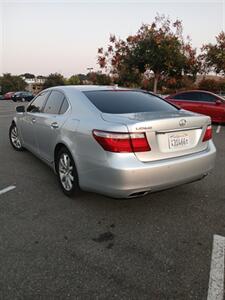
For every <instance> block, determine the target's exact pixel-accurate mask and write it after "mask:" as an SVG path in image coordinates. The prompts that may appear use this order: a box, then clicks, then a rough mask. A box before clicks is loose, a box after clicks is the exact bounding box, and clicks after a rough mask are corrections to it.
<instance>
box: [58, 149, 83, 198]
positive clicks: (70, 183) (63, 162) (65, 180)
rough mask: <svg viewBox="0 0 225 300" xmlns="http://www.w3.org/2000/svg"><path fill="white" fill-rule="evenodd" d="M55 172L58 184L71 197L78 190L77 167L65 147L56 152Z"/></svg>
mask: <svg viewBox="0 0 225 300" xmlns="http://www.w3.org/2000/svg"><path fill="white" fill-rule="evenodd" d="M56 172H57V177H58V181H59V184H60V186H61V188H62V190H63V193H64V194H65V195H66V196H68V197H72V196H74V195H77V194H78V193H79V192H80V188H79V182H78V174H77V169H76V166H75V163H74V160H73V157H72V155H71V153H70V152H69V150H68V149H67V148H66V147H62V148H61V149H60V150H59V152H58V154H57V158H56Z"/></svg>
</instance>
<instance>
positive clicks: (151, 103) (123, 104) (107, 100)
mask: <svg viewBox="0 0 225 300" xmlns="http://www.w3.org/2000/svg"><path fill="white" fill-rule="evenodd" d="M83 93H84V94H85V95H86V96H87V97H88V99H89V100H90V101H91V103H93V104H94V105H95V106H96V107H97V108H98V109H99V110H100V111H101V112H103V113H109V114H129V113H138V112H156V111H171V112H173V111H176V110H177V108H176V107H174V106H172V105H171V104H169V103H167V102H166V101H164V100H163V99H161V98H159V97H156V96H154V95H151V94H148V93H146V92H140V91H86V92H83Z"/></svg>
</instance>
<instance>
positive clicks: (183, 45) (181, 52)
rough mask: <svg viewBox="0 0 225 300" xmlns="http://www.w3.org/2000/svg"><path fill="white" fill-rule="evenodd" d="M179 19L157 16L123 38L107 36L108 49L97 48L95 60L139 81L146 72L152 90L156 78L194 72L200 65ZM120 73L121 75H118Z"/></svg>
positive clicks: (109, 70) (109, 69) (115, 74)
mask: <svg viewBox="0 0 225 300" xmlns="http://www.w3.org/2000/svg"><path fill="white" fill-rule="evenodd" d="M182 30H183V28H182V23H181V21H179V20H176V21H175V22H173V23H172V22H171V20H170V19H169V18H166V17H165V16H159V15H158V16H156V18H155V20H154V22H153V23H152V24H150V25H149V24H143V25H142V26H141V28H140V29H139V30H138V32H137V33H136V34H135V35H132V36H128V37H127V39H126V40H122V39H117V38H116V36H115V35H111V36H110V40H109V45H108V49H107V50H106V51H104V50H103V48H99V49H98V64H99V66H100V68H104V69H106V70H107V71H108V72H110V73H112V74H113V75H114V76H116V77H117V78H121V77H122V78H124V79H125V78H126V77H127V79H128V80H129V81H133V83H134V84H139V83H140V80H143V78H144V77H145V74H146V73H148V74H149V73H150V74H151V75H152V77H153V78H154V92H156V91H157V85H158V81H159V79H165V78H166V77H168V76H173V77H176V76H178V77H179V76H181V75H183V74H189V75H192V76H196V74H197V72H198V70H199V68H200V65H199V62H198V61H197V58H196V50H195V49H193V48H192V46H191V43H190V40H189V39H188V41H187V42H186V41H185V40H184V38H183V36H182ZM121 75H122V76H121Z"/></svg>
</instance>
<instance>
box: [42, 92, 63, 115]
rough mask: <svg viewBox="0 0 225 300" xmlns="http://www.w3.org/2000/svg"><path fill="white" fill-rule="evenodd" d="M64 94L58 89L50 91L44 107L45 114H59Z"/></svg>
mask: <svg viewBox="0 0 225 300" xmlns="http://www.w3.org/2000/svg"><path fill="white" fill-rule="evenodd" d="M64 98H65V97H64V95H63V94H62V93H61V92H59V91H52V92H51V94H50V96H49V97H48V100H47V103H46V105H45V108H44V113H46V114H59V111H60V108H61V106H62V104H63V101H64Z"/></svg>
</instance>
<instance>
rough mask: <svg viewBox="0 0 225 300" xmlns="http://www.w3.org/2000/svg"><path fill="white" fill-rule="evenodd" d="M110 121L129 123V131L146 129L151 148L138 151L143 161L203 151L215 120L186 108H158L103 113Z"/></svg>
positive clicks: (134, 131) (137, 155) (105, 118)
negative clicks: (167, 109) (206, 134)
mask: <svg viewBox="0 0 225 300" xmlns="http://www.w3.org/2000/svg"><path fill="white" fill-rule="evenodd" d="M102 118H103V119H104V120H105V121H107V122H110V123H120V124H123V125H126V127H127V130H128V132H130V133H136V132H144V133H145V134H146V138H147V140H148V143H149V145H150V147H151V151H147V152H136V153H135V155H136V157H137V158H138V159H139V160H140V161H142V162H148V161H156V160H162V159H167V158H174V157H178V156H183V155H189V154H193V153H196V152H200V151H203V150H205V149H206V148H207V144H208V143H207V142H202V139H203V136H204V133H205V131H206V128H207V126H208V125H209V124H210V123H211V120H210V118H209V117H207V116H202V115H199V114H194V113H192V112H188V111H185V110H178V111H177V112H174V113H171V112H154V113H150V112H148V113H132V114H106V113H103V114H102Z"/></svg>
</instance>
